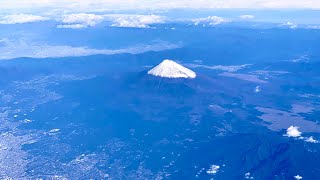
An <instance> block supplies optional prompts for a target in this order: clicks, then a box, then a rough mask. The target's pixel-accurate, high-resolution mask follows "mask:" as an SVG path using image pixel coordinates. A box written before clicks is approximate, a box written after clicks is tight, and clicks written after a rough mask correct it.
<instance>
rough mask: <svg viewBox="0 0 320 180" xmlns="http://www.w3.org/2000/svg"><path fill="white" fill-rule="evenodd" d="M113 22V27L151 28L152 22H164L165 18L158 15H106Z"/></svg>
mask: <svg viewBox="0 0 320 180" xmlns="http://www.w3.org/2000/svg"><path fill="white" fill-rule="evenodd" d="M105 17H106V19H107V20H109V21H111V22H112V25H111V26H113V27H131V28H149V27H150V25H151V24H157V23H164V22H165V18H164V17H163V16H157V15H130V14H112V15H105Z"/></svg>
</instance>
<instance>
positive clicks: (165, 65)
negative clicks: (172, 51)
mask: <svg viewBox="0 0 320 180" xmlns="http://www.w3.org/2000/svg"><path fill="white" fill-rule="evenodd" d="M148 74H150V75H153V76H159V77H165V78H195V77H196V73H195V72H193V71H192V70H190V69H188V68H185V67H183V66H181V65H180V64H178V63H176V62H174V61H172V60H168V59H166V60H164V61H162V63H160V64H159V65H157V66H156V67H154V68H153V69H151V70H150V71H148Z"/></svg>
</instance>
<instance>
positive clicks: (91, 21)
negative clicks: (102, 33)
mask: <svg viewBox="0 0 320 180" xmlns="http://www.w3.org/2000/svg"><path fill="white" fill-rule="evenodd" d="M102 20H103V16H100V15H95V14H86V13H78V14H66V15H63V17H62V22H63V23H64V24H62V25H58V26H57V27H58V28H72V29H79V28H86V27H90V26H95V25H96V24H98V23H99V22H101V21H102Z"/></svg>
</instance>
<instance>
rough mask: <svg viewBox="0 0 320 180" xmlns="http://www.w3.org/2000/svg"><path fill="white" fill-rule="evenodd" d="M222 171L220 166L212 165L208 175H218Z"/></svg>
mask: <svg viewBox="0 0 320 180" xmlns="http://www.w3.org/2000/svg"><path fill="white" fill-rule="evenodd" d="M219 169H220V166H218V165H211V166H210V169H208V170H207V173H208V174H216V173H217V172H218V171H219Z"/></svg>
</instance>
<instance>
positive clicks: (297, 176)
mask: <svg viewBox="0 0 320 180" xmlns="http://www.w3.org/2000/svg"><path fill="white" fill-rule="evenodd" d="M293 177H294V178H295V179H297V180H301V179H302V178H303V177H302V176H300V175H296V176H293Z"/></svg>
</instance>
